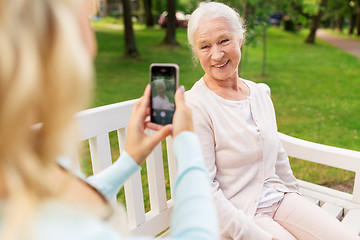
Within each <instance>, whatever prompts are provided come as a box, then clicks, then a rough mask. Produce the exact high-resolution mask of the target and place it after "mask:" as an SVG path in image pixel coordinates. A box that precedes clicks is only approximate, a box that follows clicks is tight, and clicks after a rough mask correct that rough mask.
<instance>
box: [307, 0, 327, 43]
mask: <svg viewBox="0 0 360 240" xmlns="http://www.w3.org/2000/svg"><path fill="white" fill-rule="evenodd" d="M326 3H327V0H321V3H320V6H319V12H318V14H317V15H316V16H315V17H314V19H313V23H312V26H311V29H310V33H309V36H308V37H307V39H306V40H305V42H306V43H311V44H314V43H315V36H316V30H317V29H318V28H319V25H320V21H321V17H322V15H323V12H324V8H325V6H326Z"/></svg>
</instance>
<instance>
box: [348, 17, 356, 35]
mask: <svg viewBox="0 0 360 240" xmlns="http://www.w3.org/2000/svg"><path fill="white" fill-rule="evenodd" d="M355 25H356V13H352V14H351V17H350V22H349V35H352V34H353V33H354V29H355Z"/></svg>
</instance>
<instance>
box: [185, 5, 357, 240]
mask: <svg viewBox="0 0 360 240" xmlns="http://www.w3.org/2000/svg"><path fill="white" fill-rule="evenodd" d="M243 25H244V24H243V20H242V19H241V18H240V16H239V14H238V13H237V12H236V11H234V10H233V9H231V8H230V7H228V6H226V5H224V4H221V3H216V2H208V3H201V4H200V6H199V7H198V8H197V9H196V10H195V11H194V12H193V13H192V15H191V18H190V20H189V24H188V40H189V42H190V45H191V46H192V49H193V53H194V55H195V56H196V57H197V58H198V59H199V61H200V63H201V66H202V68H203V70H204V71H205V74H204V76H203V77H202V78H201V79H200V80H199V81H197V82H196V83H195V84H194V86H193V87H192V89H191V90H189V91H188V92H187V102H188V104H189V105H190V106H191V108H192V110H193V120H194V127H195V132H196V133H197V134H198V136H199V138H200V143H201V146H202V151H203V155H204V159H205V164H206V167H207V169H208V171H209V174H210V178H211V180H212V191H213V196H214V199H215V202H216V205H217V212H218V216H219V222H220V230H221V234H222V239H247V240H252V239H256V240H261V239H288V240H289V239H306V240H309V239H358V238H357V237H356V236H354V235H351V233H350V232H348V231H347V229H345V228H344V227H343V226H342V225H341V223H340V222H339V221H337V219H335V218H333V217H331V216H330V215H327V213H326V212H324V211H323V210H322V209H321V208H319V207H317V206H315V205H314V204H312V203H310V202H308V201H307V200H305V199H304V198H302V197H301V196H300V195H299V194H298V184H297V180H296V179H295V177H294V176H293V174H292V170H291V168H290V164H289V159H288V157H287V155H286V153H285V151H284V149H283V147H282V145H281V143H280V140H279V137H278V134H277V125H276V119H275V111H274V107H273V104H272V101H271V99H270V96H269V95H268V94H267V90H268V89H266V88H267V87H266V85H260V84H256V83H254V82H252V81H249V80H245V79H241V78H239V76H238V65H239V63H240V60H241V51H240V48H241V45H242V43H243V42H244V32H245V29H244V27H243ZM264 86H265V87H264Z"/></svg>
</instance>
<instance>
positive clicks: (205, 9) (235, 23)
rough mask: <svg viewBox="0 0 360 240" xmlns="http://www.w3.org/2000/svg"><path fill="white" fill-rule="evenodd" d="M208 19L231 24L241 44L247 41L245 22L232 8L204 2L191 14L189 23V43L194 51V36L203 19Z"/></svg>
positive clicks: (217, 3) (221, 4)
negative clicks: (222, 20) (218, 19)
mask: <svg viewBox="0 0 360 240" xmlns="http://www.w3.org/2000/svg"><path fill="white" fill-rule="evenodd" d="M204 17H208V18H210V19H217V18H221V19H224V20H225V21H227V22H228V23H229V25H230V26H231V27H232V28H233V30H234V32H235V33H236V34H237V36H238V37H239V39H240V40H241V42H242V43H243V42H244V40H245V37H244V33H245V26H244V20H243V19H242V18H241V17H240V15H239V13H237V12H236V11H235V10H234V9H232V8H231V7H229V6H227V5H225V4H223V3H219V2H202V3H200V5H199V7H198V8H197V9H196V10H195V11H194V12H193V13H192V14H191V17H190V19H189V23H188V29H187V35H188V41H189V43H190V45H191V47H192V49H193V51H194V35H195V33H196V31H197V30H198V28H199V24H200V21H201V19H203V18H204Z"/></svg>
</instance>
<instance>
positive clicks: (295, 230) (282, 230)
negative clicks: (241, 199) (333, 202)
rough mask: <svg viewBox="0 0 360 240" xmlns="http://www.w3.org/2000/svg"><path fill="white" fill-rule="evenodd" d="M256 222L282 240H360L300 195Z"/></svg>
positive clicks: (264, 212)
mask: <svg viewBox="0 0 360 240" xmlns="http://www.w3.org/2000/svg"><path fill="white" fill-rule="evenodd" d="M255 222H256V223H257V224H258V225H259V226H260V227H261V228H262V229H263V230H265V231H267V232H268V233H270V234H272V235H273V237H274V238H275V239H279V240H293V239H299V240H312V239H316V240H319V239H323V240H342V239H344V240H345V239H346V240H352V239H354V240H355V239H356V240H359V239H360V237H358V236H356V235H355V234H354V233H352V232H351V231H350V230H348V229H347V228H346V227H345V226H344V225H343V224H342V223H341V222H340V221H338V220H337V219H336V218H335V217H333V216H331V215H330V214H328V213H327V212H326V211H325V210H323V209H321V208H320V207H319V206H316V205H315V204H313V203H312V202H310V201H308V200H306V199H305V198H303V197H301V196H300V195H298V194H296V193H288V194H285V197H284V198H283V199H282V200H281V201H280V202H278V203H275V204H274V205H272V206H270V207H267V208H262V209H258V211H257V212H256V214H255Z"/></svg>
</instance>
